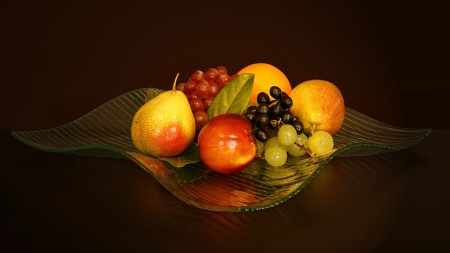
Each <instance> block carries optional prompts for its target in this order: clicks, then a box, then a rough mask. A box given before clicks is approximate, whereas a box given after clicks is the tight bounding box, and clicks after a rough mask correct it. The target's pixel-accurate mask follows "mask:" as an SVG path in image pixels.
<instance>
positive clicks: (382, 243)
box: [0, 130, 450, 252]
mask: <svg viewBox="0 0 450 253" xmlns="http://www.w3.org/2000/svg"><path fill="white" fill-rule="evenodd" d="M0 138H1V139H0V143H1V152H2V157H1V164H0V168H1V169H0V173H1V174H0V185H1V186H2V191H1V194H2V196H1V199H2V200H3V201H2V208H1V219H2V220H1V222H2V226H1V230H2V232H3V234H4V236H3V243H2V246H3V247H7V248H9V249H15V250H23V251H24V252H28V251H30V252H35V251H36V252H66V251H78V252H86V251H91V252H104V251H112V252H150V251H158V252H194V251H195V252H273V251H277V250H280V251H281V252H297V251H298V250H302V251H305V252H442V251H439V250H443V249H447V250H448V249H450V247H449V246H448V244H447V236H448V234H449V232H450V229H449V227H450V219H449V218H448V213H449V212H450V204H449V201H448V193H449V192H450V184H448V178H449V176H450V170H449V169H448V162H447V161H446V159H445V157H446V156H447V151H446V150H445V148H444V146H443V144H442V143H443V142H442V140H449V139H450V131H449V130H434V131H432V133H431V134H430V135H429V136H427V137H426V138H425V139H424V140H423V141H422V142H420V143H419V144H417V145H415V146H413V147H410V148H408V149H405V150H402V151H398V152H394V153H387V154H381V155H375V156H368V157H349V158H335V159H333V160H332V161H331V162H330V163H329V164H327V165H326V166H325V167H324V169H323V170H322V171H321V172H320V173H319V174H318V175H317V176H316V177H315V178H314V179H313V180H312V181H311V183H310V184H308V185H307V186H306V187H305V188H304V189H303V190H302V191H300V192H299V193H298V194H297V195H295V196H294V197H293V198H291V199H290V200H288V201H286V202H284V203H282V204H280V205H278V206H275V207H273V208H269V209H266V210H261V211H256V212H250V213H221V212H211V211H206V210H201V209H197V208H195V207H192V206H190V205H188V204H186V203H184V202H182V201H180V200H179V199H177V198H175V197H174V196H173V195H172V194H171V193H170V192H168V191H167V190H166V189H165V188H164V187H162V186H161V185H159V184H158V183H157V181H156V180H155V179H154V178H153V177H152V176H151V175H150V174H148V173H147V172H145V171H144V170H142V169H141V168H140V167H139V166H138V165H137V164H135V163H134V162H132V161H130V160H126V159H123V160H122V159H113V158H95V157H83V156H75V155H67V154H57V153H47V152H43V151H40V150H36V149H33V148H31V147H29V146H27V145H25V144H23V143H22V142H20V141H18V140H17V139H15V138H14V137H12V136H11V135H10V133H9V132H1V134H0ZM3 252H4V251H3ZM11 252H16V251H14V250H11Z"/></svg>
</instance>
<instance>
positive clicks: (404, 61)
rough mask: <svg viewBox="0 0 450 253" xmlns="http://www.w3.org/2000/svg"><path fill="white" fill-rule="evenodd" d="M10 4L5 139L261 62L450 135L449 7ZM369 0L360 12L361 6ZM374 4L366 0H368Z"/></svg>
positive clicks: (392, 120)
mask: <svg viewBox="0 0 450 253" xmlns="http://www.w3.org/2000/svg"><path fill="white" fill-rule="evenodd" d="M161 2H162V1H67V0H66V1H2V3H1V8H0V11H1V15H0V19H1V20H0V21H1V24H2V25H1V26H0V29H1V31H0V32H1V34H2V36H1V37H2V38H1V43H2V44H1V47H0V55H1V58H2V60H1V62H0V64H1V68H0V69H1V74H0V83H1V85H2V92H1V94H2V98H1V99H0V106H1V108H2V110H1V122H2V123H1V126H0V130H8V131H9V130H35V129H45V128H51V127H55V126H58V125H62V124H64V123H67V122H70V121H72V120H75V119H76V118H78V117H80V116H82V115H84V114H86V113H87V112H89V111H91V110H93V109H95V108H96V107H97V106H99V105H101V104H102V103H104V102H106V101H108V100H109V99H112V98H114V97H115V96H118V95H120V94H122V93H124V92H126V91H129V90H132V89H137V88H141V87H160V88H165V89H169V88H170V87H171V84H172V82H173V79H174V77H175V74H176V73H177V72H180V73H181V75H180V79H179V80H180V81H183V80H185V79H187V77H188V75H189V74H190V73H192V72H193V71H194V70H196V69H202V70H206V69H207V68H209V67H215V66H218V65H224V66H226V67H228V68H229V70H230V72H233V73H234V72H237V71H238V70H239V69H240V68H242V67H244V66H246V65H248V64H251V63H255V62H267V63H271V64H273V65H275V66H277V67H278V68H280V69H281V70H282V71H283V72H284V73H285V74H286V76H287V77H288V78H289V80H290V81H291V83H292V86H295V85H297V84H298V83H300V82H302V81H305V80H308V79H313V78H317V79H326V80H329V81H332V82H334V83H335V84H336V85H338V87H339V88H340V89H341V91H342V93H343V94H344V98H345V100H346V104H347V106H349V107H352V108H354V109H356V110H358V111H360V112H362V113H364V114H366V115H368V116H370V117H372V118H375V119H378V120H380V121H383V122H386V123H389V124H392V125H395V126H402V127H407V128H422V127H431V128H449V127H450V123H449V120H448V116H449V115H450V113H449V112H450V109H449V108H450V102H449V101H450V99H449V93H448V90H449V89H448V86H449V84H448V81H447V80H448V59H449V56H450V54H449V50H448V45H450V40H449V36H448V31H449V29H448V28H449V27H448V26H449V24H450V22H449V15H448V11H449V10H450V9H449V8H448V7H447V6H446V4H444V1H371V2H372V3H365V2H366V1H354V2H352V1H339V3H337V2H336V1H217V2H216V1H209V2H201V3H192V2H189V1H180V2H177V3H176V4H174V3H171V2H169V1H166V2H165V3H161ZM363 2H364V3H363ZM367 2H368V1H367Z"/></svg>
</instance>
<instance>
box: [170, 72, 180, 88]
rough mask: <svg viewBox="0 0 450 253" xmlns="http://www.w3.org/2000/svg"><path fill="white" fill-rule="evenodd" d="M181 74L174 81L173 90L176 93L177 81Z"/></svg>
mask: <svg viewBox="0 0 450 253" xmlns="http://www.w3.org/2000/svg"><path fill="white" fill-rule="evenodd" d="M179 75H180V73H177V76H175V80H174V81H173V87H172V90H173V91H175V90H176V89H177V79H178V76H179Z"/></svg>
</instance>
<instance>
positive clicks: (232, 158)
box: [198, 113, 257, 174]
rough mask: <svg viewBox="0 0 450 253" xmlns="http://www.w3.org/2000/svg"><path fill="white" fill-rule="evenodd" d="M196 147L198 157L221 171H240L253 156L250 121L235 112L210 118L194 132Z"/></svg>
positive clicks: (252, 136)
mask: <svg viewBox="0 0 450 253" xmlns="http://www.w3.org/2000/svg"><path fill="white" fill-rule="evenodd" d="M198 148H199V154H200V159H201V161H202V162H203V163H204V164H205V165H206V166H207V167H208V168H209V169H211V170H213V171H215V172H218V173H221V174H233V173H237V172H241V171H243V170H244V169H245V168H247V167H248V166H249V165H250V164H251V163H252V162H253V161H254V160H255V158H256V156H257V145H256V140H255V137H254V133H253V126H252V123H251V122H250V121H249V120H248V119H247V118H246V117H245V116H243V115H240V114H237V113H225V114H220V115H217V116H216V117H214V118H212V119H211V120H210V121H209V122H208V123H207V124H206V125H205V126H204V127H203V128H202V130H201V131H200V133H199V135H198Z"/></svg>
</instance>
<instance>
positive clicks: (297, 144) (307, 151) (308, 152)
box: [294, 142, 314, 157]
mask: <svg viewBox="0 0 450 253" xmlns="http://www.w3.org/2000/svg"><path fill="white" fill-rule="evenodd" d="M294 144H295V146H297V147H299V148H300V150H303V151H305V152H306V153H307V154H308V155H309V156H310V157H313V156H314V153H313V152H312V151H311V150H309V149H307V148H305V146H303V145H302V144H300V143H298V142H294Z"/></svg>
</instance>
